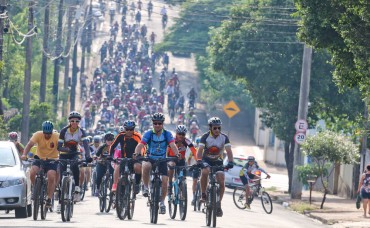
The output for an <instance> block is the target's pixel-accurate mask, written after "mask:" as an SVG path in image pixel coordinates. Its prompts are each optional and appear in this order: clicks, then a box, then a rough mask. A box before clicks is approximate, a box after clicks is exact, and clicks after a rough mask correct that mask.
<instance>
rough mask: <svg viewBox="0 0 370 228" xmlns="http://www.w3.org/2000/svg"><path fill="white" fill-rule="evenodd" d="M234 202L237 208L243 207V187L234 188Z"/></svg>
mask: <svg viewBox="0 0 370 228" xmlns="http://www.w3.org/2000/svg"><path fill="white" fill-rule="evenodd" d="M233 200H234V204H235V206H236V207H237V208H239V209H245V208H246V206H245V202H246V201H245V190H244V189H243V188H235V189H234V192H233Z"/></svg>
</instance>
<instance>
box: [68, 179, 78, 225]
mask: <svg viewBox="0 0 370 228" xmlns="http://www.w3.org/2000/svg"><path fill="white" fill-rule="evenodd" d="M70 181H72V191H71V192H72V194H71V198H69V200H68V202H69V204H68V216H67V218H68V219H67V221H68V222H69V221H71V218H72V217H73V207H74V205H75V203H76V202H75V200H74V197H75V192H74V189H75V187H76V185H75V182H74V179H73V178H71V179H70Z"/></svg>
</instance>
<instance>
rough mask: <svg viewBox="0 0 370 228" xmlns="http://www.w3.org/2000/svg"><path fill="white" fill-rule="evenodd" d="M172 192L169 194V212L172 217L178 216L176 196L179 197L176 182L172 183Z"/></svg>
mask: <svg viewBox="0 0 370 228" xmlns="http://www.w3.org/2000/svg"><path fill="white" fill-rule="evenodd" d="M171 188H172V190H171V191H172V194H169V195H168V212H169V215H170V218H171V219H175V218H176V213H177V203H176V198H177V197H178V192H177V191H176V189H175V183H173V184H172V186H171Z"/></svg>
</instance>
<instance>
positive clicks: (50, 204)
mask: <svg viewBox="0 0 370 228" xmlns="http://www.w3.org/2000/svg"><path fill="white" fill-rule="evenodd" d="M51 206H52V203H51V199H49V198H48V199H47V200H46V203H45V207H46V208H51Z"/></svg>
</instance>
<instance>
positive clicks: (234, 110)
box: [224, 101, 240, 118]
mask: <svg viewBox="0 0 370 228" xmlns="http://www.w3.org/2000/svg"><path fill="white" fill-rule="evenodd" d="M224 112H225V113H226V115H227V116H228V117H229V118H233V116H235V115H236V114H238V113H239V112H240V109H239V107H238V106H237V105H236V103H235V102H234V101H230V102H229V103H227V104H226V105H225V106H224Z"/></svg>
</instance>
